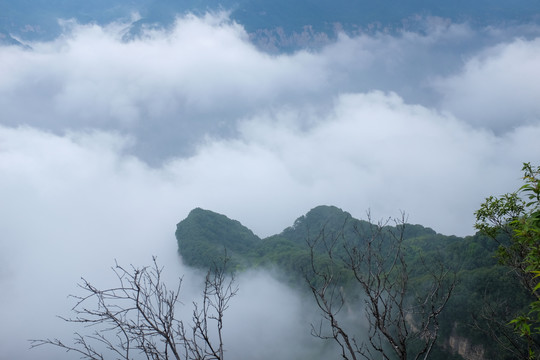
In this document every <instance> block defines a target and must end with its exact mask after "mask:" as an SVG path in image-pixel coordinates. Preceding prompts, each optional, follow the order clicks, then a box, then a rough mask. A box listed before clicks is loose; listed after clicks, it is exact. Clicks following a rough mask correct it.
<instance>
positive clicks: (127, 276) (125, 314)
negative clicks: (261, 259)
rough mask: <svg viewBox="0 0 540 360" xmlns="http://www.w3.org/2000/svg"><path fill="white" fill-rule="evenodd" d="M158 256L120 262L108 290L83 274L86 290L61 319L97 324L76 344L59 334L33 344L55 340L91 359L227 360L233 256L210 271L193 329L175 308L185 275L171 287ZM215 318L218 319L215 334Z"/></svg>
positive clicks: (78, 335)
mask: <svg viewBox="0 0 540 360" xmlns="http://www.w3.org/2000/svg"><path fill="white" fill-rule="evenodd" d="M152 261H153V263H152V265H151V266H147V267H143V268H136V267H133V266H132V267H131V268H129V269H127V268H124V267H122V266H120V265H118V264H116V265H115V266H114V267H113V272H114V273H115V276H116V278H117V280H118V283H119V285H118V286H117V287H113V288H109V289H105V290H100V289H98V288H96V287H95V286H94V285H92V284H91V283H90V282H88V281H87V280H85V279H84V278H83V279H82V282H81V283H80V284H79V287H80V288H81V289H82V290H83V292H84V293H85V295H82V296H72V298H74V299H75V300H76V303H75V306H74V307H73V308H72V311H73V313H74V317H70V318H61V319H62V320H64V321H66V322H68V323H75V324H82V325H83V326H84V327H85V328H93V329H94V330H93V331H92V332H91V333H89V334H82V333H79V332H77V333H75V334H74V335H75V337H74V339H73V342H72V344H68V343H66V342H63V341H61V340H59V339H45V340H31V347H32V348H35V347H39V346H42V345H53V346H56V347H59V348H61V349H64V350H66V351H68V352H75V353H78V354H79V355H81V358H82V359H91V360H104V359H106V358H109V357H113V358H115V359H122V360H131V359H134V358H139V357H140V356H144V357H145V358H146V359H149V360H150V359H151V360H169V359H175V360H183V359H186V360H209V359H216V360H223V359H224V345H223V337H222V328H223V316H224V313H225V311H226V310H227V308H228V305H229V302H230V300H231V298H232V297H233V296H234V295H236V292H237V287H236V286H235V284H234V277H232V276H229V275H228V274H227V272H226V264H227V259H226V258H225V259H224V261H223V264H222V265H221V266H220V267H218V266H216V267H215V269H212V270H210V271H209V272H208V273H207V275H206V278H205V286H204V290H203V297H202V306H201V307H199V306H198V304H197V303H194V307H195V310H194V312H193V317H192V321H193V324H192V325H191V332H188V331H187V330H186V326H185V325H184V322H183V321H182V320H180V319H177V317H176V314H175V310H176V309H177V307H178V306H179V305H181V302H180V299H179V298H180V293H181V285H182V279H181V278H180V279H179V281H178V285H177V286H176V287H175V288H174V290H169V289H168V288H167V287H166V285H165V283H164V281H163V279H162V272H163V268H161V267H159V266H158V264H157V260H156V258H155V257H154V258H153V259H152ZM209 321H213V322H215V332H216V334H215V335H214V333H212V329H213V328H211V327H210V326H209ZM216 337H217V341H216Z"/></svg>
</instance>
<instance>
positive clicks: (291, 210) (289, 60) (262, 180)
mask: <svg viewBox="0 0 540 360" xmlns="http://www.w3.org/2000/svg"><path fill="white" fill-rule="evenodd" d="M423 21H424V22H425V27H424V29H423V31H419V32H407V31H403V32H401V33H398V34H393V35H389V34H382V33H381V34H373V35H357V36H348V35H345V34H341V35H339V36H338V37H337V39H336V40H334V41H331V42H329V43H328V44H326V45H325V46H322V47H318V48H315V49H308V48H304V49H298V50H297V51H295V52H292V53H287V54H274V53H268V52H265V51H264V50H261V49H260V48H258V47H257V46H255V45H254V44H253V43H252V42H250V40H249V35H248V34H247V33H246V32H245V30H244V28H243V27H242V26H241V24H237V23H234V22H232V21H230V20H229V18H228V16H227V14H226V13H217V14H216V13H214V14H207V15H205V16H201V17H196V16H192V15H187V16H185V17H181V18H178V20H177V22H176V25H175V26H173V27H172V28H169V29H155V28H153V29H148V30H146V31H143V32H142V33H141V35H140V36H139V37H136V38H134V39H131V40H129V41H126V40H125V39H126V34H128V33H129V29H130V24H129V23H112V24H110V25H107V26H98V25H80V24H77V23H75V22H70V21H67V22H65V23H64V26H65V30H64V33H63V35H62V36H60V37H58V38H57V39H55V40H54V41H50V42H37V43H30V44H27V45H28V48H22V47H16V46H1V47H0V199H1V202H2V206H0V234H1V235H0V286H1V288H2V291H1V295H0V298H1V300H0V304H1V306H0V316H1V317H2V319H3V323H4V325H5V326H2V327H1V329H0V348H2V351H1V353H0V359H6V360H7V359H14V358H18V359H34V358H36V359H38V358H40V359H42V358H43V353H42V352H40V351H42V350H32V351H27V349H28V347H29V343H28V342H27V339H30V338H40V337H54V336H56V335H57V333H59V334H60V335H61V334H63V333H65V331H66V330H65V329H64V328H63V324H62V323H61V321H60V320H58V319H56V318H55V315H57V314H65V313H66V312H67V311H68V310H69V308H70V304H71V303H70V300H69V299H67V298H66V296H67V295H68V294H70V293H74V292H76V291H77V289H76V283H77V282H78V281H79V279H80V277H81V276H84V277H85V278H87V279H89V280H93V279H95V280H96V281H97V282H98V283H99V282H100V281H103V282H105V283H107V280H106V279H109V277H110V276H111V272H110V269H109V267H110V266H111V265H113V264H114V261H115V259H116V260H118V261H119V262H120V263H123V264H130V263H132V264H135V265H144V264H148V263H149V262H150V261H151V256H152V255H157V256H158V260H160V262H162V263H163V264H164V265H165V266H166V268H168V269H170V271H172V272H173V273H175V274H176V273H178V274H179V275H181V274H189V276H187V277H188V278H189V279H192V280H189V281H192V282H193V286H192V287H191V288H192V289H196V288H197V285H196V284H198V281H199V280H200V277H199V276H198V275H197V274H196V273H191V271H190V270H189V269H187V268H185V267H184V266H183V265H182V264H181V262H180V260H179V259H178V256H177V252H176V240H175V238H174V230H175V225H176V223H178V222H179V221H180V220H182V219H183V218H185V217H186V216H187V214H188V213H189V211H190V210H191V209H192V208H194V207H202V208H206V209H210V210H213V211H216V212H220V213H223V214H225V215H227V216H229V217H230V218H233V219H237V220H239V221H241V222H242V223H243V224H244V225H246V226H247V227H249V228H250V229H252V230H253V231H254V232H255V233H256V234H258V235H259V236H261V237H264V236H267V235H271V234H275V233H279V232H280V231H281V230H283V229H284V228H285V227H287V226H289V225H291V224H292V223H293V222H294V220H295V219H296V218H297V217H298V216H300V215H302V214H304V213H306V212H307V211H308V210H309V209H311V208H313V207H314V206H316V205H320V204H329V205H336V206H338V207H341V208H342V209H343V210H346V211H349V212H350V213H352V215H353V216H355V217H359V218H362V217H363V216H364V214H365V212H366V211H367V210H371V213H372V215H373V216H374V217H380V218H385V217H388V216H398V215H399V212H400V211H405V212H406V213H408V214H409V221H411V222H413V223H421V224H422V225H425V226H429V227H432V228H433V229H435V230H436V231H438V232H441V233H444V234H448V235H450V234H456V235H468V234H472V233H473V223H474V215H473V213H474V211H475V209H477V208H478V207H479V205H480V204H481V202H482V201H483V200H484V198H485V197H486V196H488V195H491V194H502V193H505V192H509V191H513V190H514V189H516V188H517V187H518V186H519V184H520V169H521V164H522V162H527V161H530V162H532V163H536V164H538V155H539V154H540V142H539V141H538V139H539V138H540V101H538V94H540V67H539V66H538V64H539V63H540V37H539V35H540V28H538V27H536V26H533V25H530V26H528V25H521V26H519V27H518V26H515V27H506V28H494V27H493V28H483V29H473V28H471V27H469V26H468V25H467V24H466V23H463V24H453V23H449V22H447V21H443V20H441V19H432V18H431V19H425V20H423ZM243 279H244V280H242V282H240V288H241V290H242V291H241V292H240V294H239V296H238V297H237V298H238V300H236V301H237V302H238V304H246V305H243V306H239V307H238V308H236V309H237V310H234V309H233V310H234V311H233V310H231V311H233V313H234V314H236V315H234V316H231V318H230V325H229V326H230V330H229V331H230V333H231V334H240V333H241V334H243V335H242V336H244V338H243V339H242V343H243V344H245V343H251V342H257V341H261V340H260V339H261V338H264V339H265V340H264V341H265V343H264V344H265V345H264V348H265V349H274V351H278V349H280V351H285V349H286V350H287V351H290V352H291V353H294V354H297V355H293V356H290V358H294V357H296V356H299V355H298V354H299V353H300V352H301V351H302V349H305V348H306V347H309V346H306V345H305V344H306V343H310V341H311V340H310V339H309V336H307V335H309V325H308V323H309V321H307V320H306V317H305V314H302V311H300V310H301V309H302V302H303V300H302V298H301V296H300V295H298V294H296V293H295V292H294V291H292V290H291V289H288V288H287V287H286V286H285V285H282V284H279V283H278V282H277V281H275V280H273V278H272V277H270V276H268V275H267V274H256V275H253V276H246V277H244V278H243ZM189 281H188V282H189ZM261 283H263V284H267V286H266V287H262V288H257V286H260V284H261ZM187 289H190V286H187ZM243 289H245V290H243ZM186 291H187V294H186V297H187V298H195V297H196V295H195V294H197V291H195V290H194V291H188V290H186ZM187 303H189V301H187ZM247 304H250V305H249V306H248V305H247ZM275 304H280V305H279V306H275ZM238 309H242V310H238ZM284 309H286V310H284ZM296 310H298V311H296ZM260 326H266V328H261V327H260ZM257 329H258V330H257ZM262 329H264V330H262ZM283 329H287V330H283ZM302 331H304V332H305V334H306V336H305V335H304V333H302ZM261 332H262V333H261ZM300 333H302V335H299V337H298V338H297V340H295V341H294V343H295V345H294V346H291V348H280V347H279V345H278V344H281V343H283V341H286V340H287V339H290V338H291V337H292V334H300ZM239 336H240V335H238V336H235V337H233V339H232V340H231V347H232V348H233V350H231V352H232V353H233V354H234V353H235V351H236V353H238V351H240V350H239V349H240V348H241V345H238V344H235V343H236V342H237V341H236V340H237V339H238V338H239ZM272 336H275V337H272ZM234 339H236V340H234ZM257 339H259V340H257ZM261 346H262V345H261ZM243 351H247V350H246V349H244V350H243ZM250 351H251V350H250ZM257 351H258V350H257V349H256V348H254V349H253V352H254V353H253V354H255V353H256V352H257ZM54 354H55V355H50V356H52V357H54V358H57V359H59V358H60V357H56V356H57V353H54ZM58 356H59V355H58ZM70 356H71V355H69V356H67V357H66V358H70ZM250 357H253V358H260V359H266V358H268V359H274V358H286V357H288V356H287V355H285V354H282V353H279V352H277V353H276V352H272V351H270V350H267V351H265V355H264V356H263V355H261V356H260V357H257V356H255V355H253V356H250Z"/></svg>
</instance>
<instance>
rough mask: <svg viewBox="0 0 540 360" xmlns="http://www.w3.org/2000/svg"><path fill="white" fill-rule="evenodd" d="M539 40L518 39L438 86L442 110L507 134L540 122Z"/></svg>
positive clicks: (490, 51) (487, 52)
mask: <svg viewBox="0 0 540 360" xmlns="http://www.w3.org/2000/svg"><path fill="white" fill-rule="evenodd" d="M538 63H540V39H539V38H536V39H533V40H523V39H516V40H514V41H512V42H510V43H505V44H500V45H497V46H494V47H491V48H488V49H486V50H484V51H482V52H481V53H480V54H479V55H476V56H474V57H472V58H471V59H469V60H468V61H467V63H466V65H465V66H464V68H463V70H462V71H461V72H460V73H458V74H456V75H454V76H451V77H448V78H443V79H442V80H440V81H438V82H436V87H437V88H438V89H439V91H441V93H442V94H443V106H444V107H445V108H447V109H449V110H450V111H452V112H453V113H454V114H456V115H457V116H459V117H461V118H462V119H464V120H466V121H468V122H470V123H472V124H478V125H480V126H485V127H488V128H491V129H495V130H497V131H506V130H508V129H512V128H514V127H516V126H519V125H523V124H534V123H536V122H538V120H539V119H540V102H539V101H538V95H537V94H538V93H540V83H539V81H538V79H540V68H539V66H538Z"/></svg>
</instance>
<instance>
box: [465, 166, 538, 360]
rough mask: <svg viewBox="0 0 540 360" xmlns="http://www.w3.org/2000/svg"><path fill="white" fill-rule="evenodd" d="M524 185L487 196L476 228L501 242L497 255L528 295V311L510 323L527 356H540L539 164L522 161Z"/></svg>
mask: <svg viewBox="0 0 540 360" xmlns="http://www.w3.org/2000/svg"><path fill="white" fill-rule="evenodd" d="M522 171H523V182H524V184H523V186H521V187H520V188H519V189H518V190H517V191H516V192H513V193H508V194H505V195H503V196H500V197H494V196H490V197H489V198H487V199H486V201H485V202H484V204H482V206H481V207H480V209H479V210H478V211H477V212H476V219H477V222H476V227H477V228H478V229H479V230H480V231H482V232H483V233H485V234H487V235H489V236H490V237H491V238H492V239H494V240H497V239H498V238H500V237H506V238H508V239H509V241H507V242H504V243H501V246H500V247H499V248H498V251H497V257H498V259H499V260H500V262H501V263H502V264H504V265H506V266H507V267H509V268H511V269H513V270H514V272H515V274H516V276H517V277H518V279H519V282H520V284H521V286H522V288H524V289H526V290H527V292H528V293H529V294H530V295H531V297H532V300H531V302H530V304H529V307H528V309H527V311H524V312H523V313H521V314H519V315H518V316H516V317H515V318H514V319H512V321H511V324H512V325H514V327H515V330H516V331H517V332H518V333H519V334H520V335H521V336H522V337H523V338H524V339H525V341H526V343H527V351H526V352H525V354H524V355H525V356H523V358H525V357H527V356H528V358H529V359H540V293H539V290H540V282H539V277H540V166H531V164H530V163H525V164H523V169H522Z"/></svg>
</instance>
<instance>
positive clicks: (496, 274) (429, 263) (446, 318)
mask: <svg viewBox="0 0 540 360" xmlns="http://www.w3.org/2000/svg"><path fill="white" fill-rule="evenodd" d="M375 229H376V226H375V225H374V224H371V223H369V222H367V221H362V220H358V219H354V218H352V217H351V215H350V214H349V213H347V212H344V211H342V210H341V209H338V208H336V207H333V206H319V207H316V208H314V209H312V210H311V211H309V212H308V213H307V214H306V215H304V216H301V217H299V218H298V219H297V220H296V221H295V222H294V224H293V225H292V226H291V227H288V228H286V229H285V230H284V231H283V232H281V233H280V234H277V235H273V236H270V237H268V238H265V239H260V238H258V237H257V236H256V235H254V234H253V232H251V231H250V230H249V229H247V228H246V227H244V226H242V225H241V224H240V223H239V222H237V221H234V220H231V219H228V218H227V217H225V216H223V215H220V214H216V213H213V212H211V211H207V210H202V209H195V210H193V211H192V212H191V213H190V214H189V216H188V217H187V218H186V219H185V220H183V221H181V222H180V223H179V224H178V225H177V231H176V237H177V239H178V248H179V252H180V254H181V256H182V257H183V259H184V262H185V263H186V264H188V265H192V266H197V267H201V268H209V267H210V266H212V265H213V263H214V262H216V261H219V258H220V257H222V256H223V253H224V250H225V249H226V251H227V255H228V256H229V257H231V260H232V263H233V264H234V266H235V268H236V269H245V268H247V267H269V268H270V267H271V268H278V269H280V270H281V274H282V275H283V276H284V278H285V279H287V281H291V282H294V283H296V284H302V283H303V282H304V277H303V275H304V274H305V273H306V271H308V270H309V267H310V248H309V246H308V242H309V241H312V240H313V239H315V238H322V237H325V238H328V239H333V240H335V241H336V246H335V251H336V255H337V257H339V256H344V254H343V253H342V254H340V251H344V250H342V249H344V246H342V245H345V244H346V242H347V241H350V239H353V238H354V239H358V240H360V241H362V239H367V238H369V237H370V236H373V232H374V231H375ZM383 229H384V232H385V233H386V234H387V235H388V236H391V234H393V233H395V232H396V231H397V230H399V229H398V228H397V227H396V226H393V224H392V223H389V224H388V225H386V226H384V227H383ZM500 241H502V242H504V241H505V239H500ZM403 246H404V247H405V254H406V258H407V259H406V260H407V265H408V271H409V272H410V274H409V277H410V284H411V296H414V294H412V293H414V291H415V289H421V288H422V287H423V286H424V285H425V284H426V283H427V282H428V281H429V269H434V268H437V267H439V266H444V267H445V268H446V269H449V270H450V271H452V272H453V273H455V274H456V277H457V285H456V288H455V290H454V293H453V295H452V297H451V299H450V301H449V303H448V305H447V307H446V309H445V311H444V312H443V314H442V315H441V317H440V337H439V340H440V341H439V344H438V348H437V351H436V352H435V353H433V354H432V357H431V358H432V359H436V358H441V359H444V358H449V356H450V353H451V352H450V349H451V343H452V341H451V340H452V339H453V343H455V341H458V340H459V339H466V341H468V343H469V347H470V348H474V346H477V348H478V346H480V348H481V349H482V351H483V354H484V355H483V356H484V357H483V358H484V359H512V358H516V357H515V354H514V353H513V352H512V351H511V350H508V349H513V345H512V342H513V341H515V343H516V344H519V341H516V335H515V334H514V333H513V332H512V331H511V329H510V328H509V327H508V326H507V324H508V321H509V320H510V319H512V317H513V316H515V314H517V313H518V312H520V311H522V310H523V309H524V308H525V307H526V304H527V303H528V302H530V297H529V296H528V294H527V293H526V292H525V291H524V290H523V289H522V287H521V286H520V285H519V283H518V282H517V281H516V279H515V277H514V276H513V274H512V273H511V271H510V270H509V269H508V268H506V267H504V266H501V265H499V264H498V263H497V260H496V258H495V252H496V249H497V247H498V244H497V242H495V241H493V240H491V239H490V238H487V237H485V236H482V235H480V234H476V235H474V236H468V237H465V238H461V237H456V236H445V235H441V234H437V233H436V232H435V231H434V230H432V229H430V228H426V227H423V226H421V225H411V224H406V225H405V228H404V231H403ZM325 251H326V249H325V247H324V245H323V243H321V242H319V243H318V245H316V246H315V247H314V253H315V262H317V263H318V264H323V263H324V262H325V261H327V258H326V257H325V256H324V254H325ZM337 270H338V271H341V273H340V276H341V277H340V278H341V281H342V282H343V285H344V286H345V288H347V286H348V284H349V283H351V284H352V282H351V281H350V280H351V279H352V276H351V274H348V273H347V272H346V271H342V269H337ZM306 289H307V287H306ZM456 339H458V340H456ZM519 346H521V345H518V347H519ZM437 354H438V355H437Z"/></svg>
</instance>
